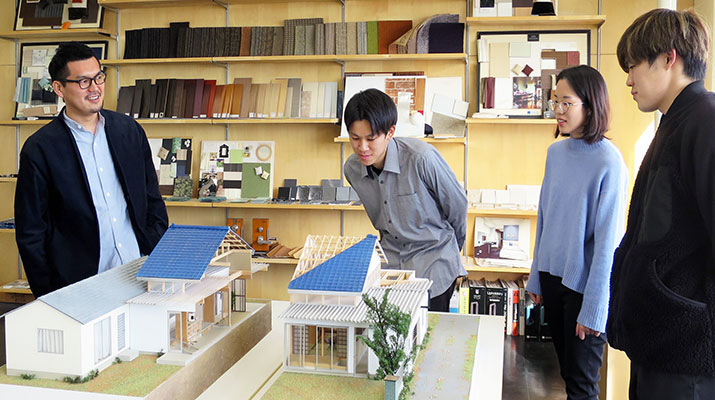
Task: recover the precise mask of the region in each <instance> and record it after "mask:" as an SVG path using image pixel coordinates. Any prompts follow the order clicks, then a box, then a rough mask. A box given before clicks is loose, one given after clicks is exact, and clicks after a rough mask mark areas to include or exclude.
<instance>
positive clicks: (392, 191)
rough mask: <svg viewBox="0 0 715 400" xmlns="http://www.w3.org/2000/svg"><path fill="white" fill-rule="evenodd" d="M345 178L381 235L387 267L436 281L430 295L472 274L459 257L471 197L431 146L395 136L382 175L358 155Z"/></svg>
mask: <svg viewBox="0 0 715 400" xmlns="http://www.w3.org/2000/svg"><path fill="white" fill-rule="evenodd" d="M345 178H347V180H348V182H350V184H351V185H352V187H353V189H355V191H356V192H357V194H358V195H359V196H360V200H361V201H362V203H363V205H364V206H365V211H367V215H368V217H370V221H371V222H372V224H373V226H374V227H375V229H377V230H378V231H379V232H380V244H382V247H383V249H384V250H385V255H386V256H387V260H388V265H387V268H391V269H407V270H414V271H416V273H417V276H418V277H420V278H429V279H431V280H432V288H431V295H430V296H431V297H435V296H439V295H440V294H442V293H444V292H445V291H446V290H447V289H449V286H450V285H451V284H452V282H454V280H455V279H456V278H457V277H458V276H460V275H466V274H467V271H466V270H465V269H464V266H463V265H462V260H461V258H460V254H459V252H460V250H461V249H462V246H463V245H464V240H465V236H466V230H467V197H466V195H465V193H464V189H463V188H462V187H461V186H460V185H459V182H457V178H456V177H455V175H454V172H452V170H451V169H450V168H449V165H447V162H446V161H445V160H444V159H443V158H442V156H441V155H440V154H439V152H437V150H436V149H435V148H434V147H433V146H432V145H430V144H427V143H424V142H423V141H421V140H418V139H412V138H393V139H392V140H391V141H390V143H389V144H388V146H387V154H386V155H385V165H384V168H383V170H382V173H381V174H380V175H379V176H378V175H376V174H375V173H374V172H373V171H372V170H370V168H367V167H365V166H364V165H362V163H360V160H359V159H358V157H357V156H356V155H355V154H353V155H351V156H350V157H349V158H348V160H347V162H346V163H345Z"/></svg>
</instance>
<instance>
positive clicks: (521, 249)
mask: <svg viewBox="0 0 715 400" xmlns="http://www.w3.org/2000/svg"><path fill="white" fill-rule="evenodd" d="M530 244H531V221H530V220H529V219H528V218H485V217H475V220H474V257H475V258H476V260H477V264H478V265H496V266H504V267H525V268H528V267H530V266H531V260H530V259H529V258H530V257H531V249H530Z"/></svg>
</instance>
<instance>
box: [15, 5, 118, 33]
mask: <svg viewBox="0 0 715 400" xmlns="http://www.w3.org/2000/svg"><path fill="white" fill-rule="evenodd" d="M103 18H104V8H103V7H101V6H100V5H99V4H98V3H97V0H70V1H67V0H64V1H59V0H17V3H16V7H15V30H16V31H25V30H33V29H52V28H60V27H67V28H69V29H74V28H101V27H102V20H103Z"/></svg>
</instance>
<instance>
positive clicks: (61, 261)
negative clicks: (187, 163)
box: [15, 110, 168, 297]
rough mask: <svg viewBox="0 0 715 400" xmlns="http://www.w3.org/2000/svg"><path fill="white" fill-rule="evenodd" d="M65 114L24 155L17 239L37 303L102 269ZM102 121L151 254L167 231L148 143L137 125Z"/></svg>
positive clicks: (122, 119)
mask: <svg viewBox="0 0 715 400" xmlns="http://www.w3.org/2000/svg"><path fill="white" fill-rule="evenodd" d="M63 113H64V110H63ZM63 113H61V114H60V116H59V117H57V118H55V119H54V120H52V121H51V122H50V123H48V124H47V125H45V126H44V127H42V128H41V129H39V130H38V131H37V132H35V133H34V134H33V135H32V136H30V137H29V138H28V139H27V141H26V142H25V144H24V145H23V147H22V151H21V152H20V167H19V170H18V178H17V187H16V190H15V226H16V239H17V246H18V250H19V252H20V257H21V258H22V262H23V265H24V269H25V274H26V275H27V280H28V281H29V283H30V288H31V289H32V293H33V294H34V295H35V296H36V297H39V296H41V295H43V294H46V293H49V292H51V291H54V290H56V289H59V288H61V287H64V286H67V285H70V284H72V283H74V282H77V281H80V280H82V279H85V278H87V277H89V276H92V275H94V274H96V273H97V268H98V263H99V223H98V221H97V215H96V211H95V208H94V203H93V202H92V195H91V192H90V188H89V182H88V181H87V174H86V172H85V170H84V165H83V163H82V160H81V158H80V154H79V149H78V148H77V144H76V143H75V141H74V138H73V137H72V133H71V131H70V129H69V127H68V126H67V125H66V124H65V122H64V118H63V116H62V114H63ZM101 113H102V116H104V119H105V131H106V134H107V142H108V144H109V151H110V153H111V155H112V160H113V162H114V167H115V169H116V171H117V178H118V179H119V182H120V184H121V186H122V189H123V191H124V197H125V199H126V203H127V208H128V212H129V216H130V219H131V222H132V227H133V228H134V232H135V234H136V238H137V243H138V244H139V250H140V251H141V253H142V254H149V253H151V251H152V250H153V249H154V246H156V244H157V243H158V242H159V239H160V238H161V236H162V235H163V234H164V231H165V230H166V228H167V225H168V217H167V214H166V208H165V206H164V202H163V200H162V198H161V194H160V193H159V186H158V182H157V177H156V172H155V169H154V164H153V162H152V157H151V150H150V148H149V142H148V141H147V138H146V135H145V133H144V130H143V129H142V127H141V126H140V125H139V124H138V123H137V122H136V121H134V120H133V119H131V118H129V117H127V116H125V115H122V114H119V113H116V112H113V111H109V110H102V111H101Z"/></svg>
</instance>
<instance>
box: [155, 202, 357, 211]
mask: <svg viewBox="0 0 715 400" xmlns="http://www.w3.org/2000/svg"><path fill="white" fill-rule="evenodd" d="M164 203H166V206H167V207H208V208H247V209H277V210H322V211H364V210H365V209H364V208H363V206H361V205H360V206H354V205H350V204H300V203H231V202H229V201H220V202H214V203H212V202H203V201H199V200H198V199H190V200H188V201H165V202H164Z"/></svg>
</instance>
